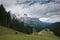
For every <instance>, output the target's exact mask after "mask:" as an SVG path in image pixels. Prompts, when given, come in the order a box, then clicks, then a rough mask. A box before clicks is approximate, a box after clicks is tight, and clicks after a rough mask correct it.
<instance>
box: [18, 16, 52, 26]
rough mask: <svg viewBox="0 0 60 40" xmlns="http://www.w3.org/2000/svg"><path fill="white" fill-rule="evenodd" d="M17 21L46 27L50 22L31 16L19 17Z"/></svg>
mask: <svg viewBox="0 0 60 40" xmlns="http://www.w3.org/2000/svg"><path fill="white" fill-rule="evenodd" d="M18 21H23V22H24V24H25V25H29V26H33V27H46V26H48V25H50V24H51V23H48V22H42V21H40V20H39V18H31V17H21V18H19V19H18Z"/></svg>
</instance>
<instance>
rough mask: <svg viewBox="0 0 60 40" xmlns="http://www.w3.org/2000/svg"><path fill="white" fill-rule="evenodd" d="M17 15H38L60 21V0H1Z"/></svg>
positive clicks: (0, 0)
mask: <svg viewBox="0 0 60 40" xmlns="http://www.w3.org/2000/svg"><path fill="white" fill-rule="evenodd" d="M0 4H3V5H4V7H5V8H6V10H7V11H11V13H12V14H16V15H17V17H23V16H24V14H27V15H28V17H37V18H39V19H40V20H41V21H53V22H57V21H60V0H0Z"/></svg>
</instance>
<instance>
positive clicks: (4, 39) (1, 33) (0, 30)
mask: <svg viewBox="0 0 60 40" xmlns="http://www.w3.org/2000/svg"><path fill="white" fill-rule="evenodd" d="M15 32H16V31H15V30H12V29H9V28H5V27H1V26H0V40H60V37H56V36H55V35H53V34H48V33H46V32H45V33H43V34H42V35H38V34H34V35H33V34H30V35H27V34H23V33H21V32H18V34H17V35H16V34H15Z"/></svg>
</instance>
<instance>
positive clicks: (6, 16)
mask: <svg viewBox="0 0 60 40" xmlns="http://www.w3.org/2000/svg"><path fill="white" fill-rule="evenodd" d="M10 20H11V18H10V13H9V12H6V10H5V8H4V7H3V5H0V25H4V26H8V25H9V22H10Z"/></svg>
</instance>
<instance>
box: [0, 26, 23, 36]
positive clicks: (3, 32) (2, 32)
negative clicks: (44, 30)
mask: <svg viewBox="0 0 60 40" xmlns="http://www.w3.org/2000/svg"><path fill="white" fill-rule="evenodd" d="M16 32H17V33H18V34H23V33H21V32H18V31H16V30H13V29H10V28H7V27H3V26H0V35H7V34H8V35H13V34H14V35H15V34H16Z"/></svg>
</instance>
